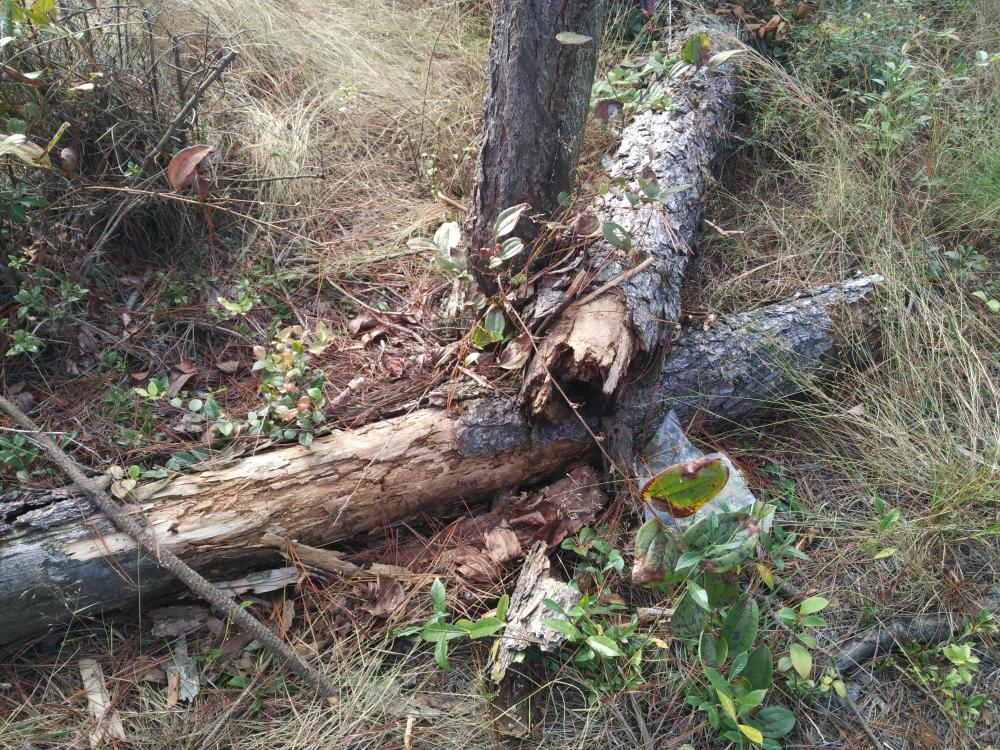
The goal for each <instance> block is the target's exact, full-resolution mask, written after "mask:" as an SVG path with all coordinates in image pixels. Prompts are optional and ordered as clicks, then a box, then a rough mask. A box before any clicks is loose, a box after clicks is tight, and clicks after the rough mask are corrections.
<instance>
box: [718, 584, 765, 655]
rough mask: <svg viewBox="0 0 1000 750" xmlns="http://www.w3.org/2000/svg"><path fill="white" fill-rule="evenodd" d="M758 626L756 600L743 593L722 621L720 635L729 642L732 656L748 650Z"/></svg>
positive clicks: (758, 611)
mask: <svg viewBox="0 0 1000 750" xmlns="http://www.w3.org/2000/svg"><path fill="white" fill-rule="evenodd" d="M759 626H760V609H759V608H758V607H757V602H756V600H754V599H752V598H751V597H749V596H747V595H746V594H744V595H743V596H742V597H740V598H739V600H737V602H736V603H735V604H733V606H732V607H730V608H729V613H728V614H727V615H726V620H725V622H723V623H722V637H723V638H725V639H726V642H727V643H728V644H729V650H730V653H732V654H733V655H734V656H735V655H736V654H742V653H743V652H745V651H749V650H750V649H751V648H752V647H753V642H754V641H755V640H756V639H757V630H758V628H759Z"/></svg>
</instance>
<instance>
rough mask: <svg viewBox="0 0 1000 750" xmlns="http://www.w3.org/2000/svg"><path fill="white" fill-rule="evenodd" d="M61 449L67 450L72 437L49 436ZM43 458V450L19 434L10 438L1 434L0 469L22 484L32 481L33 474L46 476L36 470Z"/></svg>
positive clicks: (44, 472)
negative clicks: (11, 474)
mask: <svg viewBox="0 0 1000 750" xmlns="http://www.w3.org/2000/svg"><path fill="white" fill-rule="evenodd" d="M49 437H50V438H51V439H52V441H53V442H55V443H56V444H57V445H58V446H59V447H60V448H65V447H66V446H67V445H69V444H70V442H71V441H72V439H73V436H72V435H49ZM40 456H41V449H40V448H38V447H37V446H35V444H34V443H32V442H31V440H30V439H29V438H28V437H27V436H25V435H21V434H18V433H14V434H11V435H10V436H8V435H6V434H2V433H0V467H3V469H4V470H6V471H8V472H11V473H13V474H14V476H15V477H17V478H18V479H19V480H21V481H22V482H26V481H28V480H29V479H31V477H32V474H37V475H41V474H46V473H48V472H47V471H43V472H38V471H36V470H35V463H36V462H37V461H38V459H39V457H40Z"/></svg>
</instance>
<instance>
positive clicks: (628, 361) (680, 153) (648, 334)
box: [523, 28, 737, 421]
mask: <svg viewBox="0 0 1000 750" xmlns="http://www.w3.org/2000/svg"><path fill="white" fill-rule="evenodd" d="M727 33H728V32H727V31H725V30H720V29H719V28H715V29H714V30H713V31H712V36H713V49H719V47H720V43H722V42H724V40H725V39H726V34H727ZM722 46H724V44H723V45H722ZM661 84H662V85H663V87H664V88H665V89H666V91H667V93H668V95H669V97H670V102H671V105H670V107H669V108H667V109H665V110H663V111H660V112H653V111H650V110H646V111H643V112H640V113H638V114H637V115H636V116H635V118H634V119H633V120H632V122H631V123H630V124H629V125H628V126H627V127H626V128H625V129H624V131H623V133H622V142H621V146H620V147H619V149H618V152H617V155H616V156H615V158H614V161H613V163H612V166H611V169H610V173H611V177H612V178H616V179H617V178H622V179H624V180H625V186H624V187H622V188H613V189H612V190H611V191H610V192H609V193H608V194H607V195H604V196H601V197H599V198H598V199H596V200H595V202H594V204H593V206H592V211H593V212H594V213H595V214H596V215H597V217H598V219H599V221H600V222H601V223H602V224H603V223H604V222H614V223H616V224H618V225H619V226H621V227H623V228H624V229H625V231H626V232H627V233H628V235H629V237H630V239H631V249H630V250H628V251H627V252H626V251H625V250H622V249H619V248H616V247H614V246H613V245H611V244H610V243H608V242H605V241H600V242H598V243H596V244H595V245H593V246H592V247H591V248H590V250H589V251H588V257H587V258H586V261H585V268H586V269H588V272H589V274H590V283H589V285H588V286H587V287H586V288H585V289H583V291H582V293H581V295H582V299H580V300H579V301H576V302H573V303H572V304H571V305H569V306H567V307H565V309H560V308H561V307H562V306H564V305H566V303H567V297H566V293H565V291H561V290H559V289H556V288H555V287H556V285H557V284H559V283H565V281H562V282H560V281H559V280H552V281H550V282H549V283H548V286H544V285H543V286H542V288H541V289H540V290H539V291H538V296H537V299H538V302H536V307H535V310H534V317H535V319H539V318H543V317H545V316H548V315H551V314H553V313H554V312H555V311H558V312H556V315H557V317H556V319H555V322H554V324H552V325H551V327H550V328H549V330H548V331H547V332H546V336H545V338H544V340H543V341H542V343H541V345H540V347H539V352H538V355H537V356H536V357H535V358H534V359H533V360H532V362H531V364H530V365H529V368H528V371H527V376H526V378H525V386H524V393H523V403H524V404H525V407H526V408H527V410H528V412H529V414H531V415H532V416H533V417H535V418H544V419H547V420H549V421H560V420H565V419H566V418H568V416H569V415H568V414H567V413H566V410H565V409H564V408H563V406H562V400H561V398H560V396H559V393H558V390H559V388H557V387H556V384H554V383H553V378H554V379H555V380H556V381H557V382H558V385H559V386H560V387H561V388H562V389H563V390H565V391H567V392H573V393H579V394H586V395H587V396H590V397H594V398H597V399H598V400H601V401H603V402H610V401H611V400H612V399H613V397H616V396H617V395H618V394H619V393H620V391H621V388H620V386H621V384H622V383H623V377H624V376H625V375H626V373H628V372H629V371H630V368H631V369H633V370H634V369H635V368H634V367H633V363H638V362H648V361H650V358H651V357H653V356H654V355H655V354H657V353H658V352H659V351H661V350H662V347H663V346H664V345H665V344H667V343H668V341H669V338H670V337H671V336H672V334H673V333H674V329H675V326H676V323H677V321H678V320H679V318H680V293H681V286H682V284H683V280H684V272H685V269H686V268H687V264H688V259H689V258H690V256H691V254H692V253H693V251H694V245H695V240H696V238H697V235H698V232H699V230H700V227H701V221H702V214H703V210H704V208H703V202H704V200H703V199H704V194H705V191H706V190H707V188H708V186H709V184H710V182H711V179H712V170H713V168H714V167H715V165H716V163H717V161H718V159H719V157H720V155H721V153H722V150H723V148H724V147H725V144H726V141H727V139H728V136H729V133H730V130H731V128H732V124H733V118H734V114H735V110H736V92H737V82H736V75H735V71H734V69H733V67H732V66H731V65H722V66H720V67H717V68H701V69H696V70H692V71H690V72H689V73H688V74H686V75H685V76H683V77H681V78H678V79H674V80H667V79H664V80H663V81H661ZM640 177H641V178H642V179H643V180H644V181H645V180H650V179H652V180H655V182H656V184H657V185H658V186H659V187H660V188H663V189H667V188H679V187H682V186H686V187H684V189H683V190H680V191H679V192H677V193H674V194H672V195H670V196H669V197H667V198H666V199H665V202H664V203H660V202H653V203H639V204H638V205H636V206H635V207H633V206H632V205H631V204H630V202H629V200H628V198H627V197H626V193H631V194H633V195H643V190H642V188H641V187H640V185H639V179H640ZM591 289H593V290H599V289H604V291H603V292H602V293H600V294H594V293H592V292H591V293H590V294H589V295H588V294H586V293H587V292H588V291H589V290H591Z"/></svg>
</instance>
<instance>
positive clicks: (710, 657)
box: [698, 632, 729, 667]
mask: <svg viewBox="0 0 1000 750" xmlns="http://www.w3.org/2000/svg"><path fill="white" fill-rule="evenodd" d="M728 653H729V646H728V644H727V643H726V639H725V638H716V637H715V636H714V635H712V634H711V633H708V632H705V633H702V634H701V640H700V641H699V642H698V655H699V656H700V657H701V663H702V664H704V665H705V666H706V667H721V666H722V665H723V664H725V662H726V656H727V655H728Z"/></svg>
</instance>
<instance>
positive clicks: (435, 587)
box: [431, 578, 445, 612]
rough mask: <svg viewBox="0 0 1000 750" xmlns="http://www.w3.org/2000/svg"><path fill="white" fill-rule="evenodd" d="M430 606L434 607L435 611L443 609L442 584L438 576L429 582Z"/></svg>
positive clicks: (442, 610)
mask: <svg viewBox="0 0 1000 750" xmlns="http://www.w3.org/2000/svg"><path fill="white" fill-rule="evenodd" d="M431 606H433V607H434V611H435V612H444V611H445V599H444V584H443V583H441V579H440V578H435V579H434V583H432V584H431Z"/></svg>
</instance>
